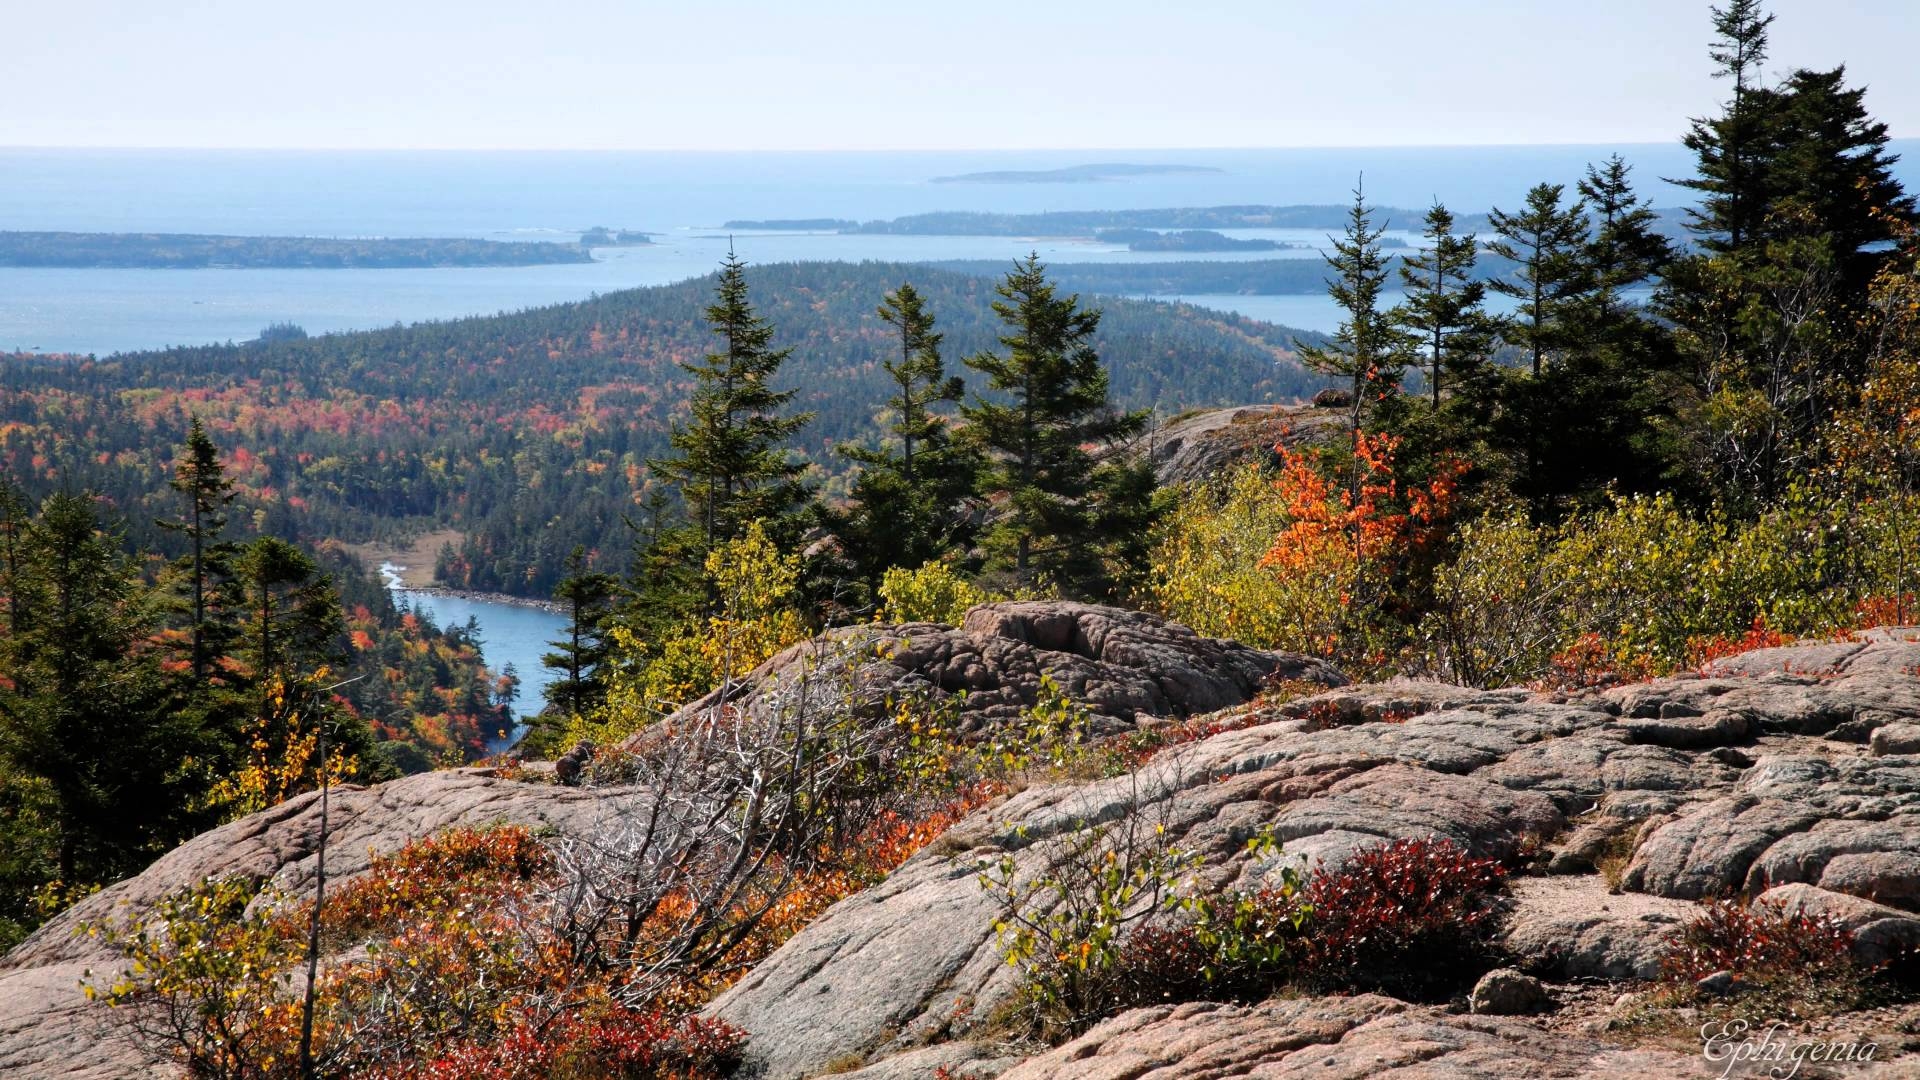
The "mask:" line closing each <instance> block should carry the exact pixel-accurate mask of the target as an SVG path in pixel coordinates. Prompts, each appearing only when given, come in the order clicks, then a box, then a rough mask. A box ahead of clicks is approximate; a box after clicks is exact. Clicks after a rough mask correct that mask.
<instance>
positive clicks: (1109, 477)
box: [961, 255, 1151, 593]
mask: <svg viewBox="0 0 1920 1080" xmlns="http://www.w3.org/2000/svg"><path fill="white" fill-rule="evenodd" d="M996 291H997V292H998V293H999V295H1000V299H999V300H996V301H994V305H993V310H994V311H995V312H996V313H997V314H998V315H999V316H1000V320H1001V322H1002V323H1003V324H1005V332H1004V333H1002V334H1001V336H1000V344H1001V345H1002V346H1003V347H1004V349H1005V351H1004V352H994V351H988V352H982V353H977V354H975V355H973V356H970V357H967V360H966V363H967V366H968V367H970V368H972V369H974V370H975V371H978V372H980V373H981V374H982V375H985V376H986V377H987V386H988V389H989V390H991V391H992V392H993V393H994V395H995V396H993V397H986V396H984V395H980V394H978V392H976V395H975V397H974V399H973V401H972V402H971V403H969V404H967V405H964V406H962V408H961V414H962V415H963V416H965V417H966V420H967V429H966V430H967V436H968V438H969V439H971V440H972V441H973V442H974V445H976V446H978V447H980V448H981V449H982V450H983V451H984V452H985V453H986V455H987V466H986V473H985V478H984V480H983V483H982V486H983V488H984V489H985V490H986V491H987V492H988V493H990V494H991V495H992V496H993V497H994V499H995V501H996V502H997V503H998V504H999V518H998V520H997V521H995V522H994V523H993V524H992V525H991V526H990V527H989V529H988V531H987V535H986V546H987V548H988V552H989V557H990V562H989V567H990V568H999V569H1004V570H1007V571H1011V572H1012V574H1013V575H1014V576H1015V578H1016V579H1017V580H1018V581H1019V582H1021V583H1043V584H1049V585H1053V586H1056V587H1059V588H1062V589H1066V590H1068V591H1073V592H1081V593H1088V592H1096V591H1099V590H1102V589H1104V588H1106V587H1107V585H1108V584H1109V583H1110V581H1111V579H1112V577H1113V571H1114V567H1113V566H1112V565H1111V559H1110V557H1109V556H1110V555H1111V554H1112V550H1111V545H1110V541H1111V540H1112V539H1115V538H1116V537H1115V535H1114V533H1112V532H1109V531H1108V529H1107V528H1106V526H1108V525H1109V524H1110V523H1114V522H1115V521H1117V520H1119V519H1127V520H1138V518H1139V517H1140V515H1141V514H1142V513H1143V512H1144V511H1143V510H1142V508H1141V506H1140V504H1141V502H1142V500H1143V498H1144V495H1145V493H1146V492H1148V491H1150V490H1151V483H1150V482H1148V483H1145V484H1144V485H1143V483H1142V481H1141V477H1140V476H1139V475H1138V473H1139V468H1140V466H1138V465H1137V464H1126V463H1122V462H1120V461H1118V460H1113V459H1112V457H1111V455H1109V456H1108V459H1107V460H1102V459H1101V457H1099V456H1096V449H1101V448H1111V447H1112V446H1113V444H1115V443H1116V442H1118V441H1119V440H1122V439H1126V438H1129V437H1131V436H1134V435H1138V434H1139V433H1140V432H1142V431H1143V430H1145V428H1146V424H1147V414H1146V413H1144V412H1131V413H1129V412H1120V411H1117V410H1116V409H1114V407H1113V404H1112V402H1111V401H1110V400H1109V398H1108V392H1107V369H1106V367H1105V366H1104V365H1102V364H1101V362H1100V357H1099V354H1098V353H1096V352H1095V351H1094V348H1093V334H1094V331H1095V329H1096V328H1097V327H1098V326H1099V325H1100V312H1099V310H1098V309H1095V308H1083V307H1081V306H1080V298H1079V297H1078V296H1060V295H1058V294H1057V293H1056V291H1055V288H1054V285H1053V283H1052V282H1050V281H1048V280H1047V273H1046V267H1044V266H1042V265H1041V264H1040V259H1039V257H1038V255H1029V256H1028V257H1027V258H1025V259H1022V260H1020V261H1018V262H1016V263H1015V264H1014V267H1013V269H1012V270H1010V271H1008V272H1007V275H1006V277H1005V278H1004V279H1003V280H1002V281H1001V282H1000V284H999V286H998V287H997V289H996ZM1116 531H1117V530H1116Z"/></svg>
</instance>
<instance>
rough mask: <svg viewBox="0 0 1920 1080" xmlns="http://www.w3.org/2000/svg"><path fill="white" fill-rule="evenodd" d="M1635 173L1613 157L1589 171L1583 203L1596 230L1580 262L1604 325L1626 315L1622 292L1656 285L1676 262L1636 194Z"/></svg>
mask: <svg viewBox="0 0 1920 1080" xmlns="http://www.w3.org/2000/svg"><path fill="white" fill-rule="evenodd" d="M1632 171H1633V170H1632V168H1631V167H1630V166H1629V165H1628V164H1627V163H1626V162H1625V161H1624V160H1622V159H1621V157H1620V155H1618V154H1615V155H1613V156H1612V157H1610V158H1608V159H1607V160H1606V162H1605V163H1604V164H1602V165H1597V166H1596V165H1589V166H1587V175H1586V177H1585V178H1584V179H1582V180H1581V181H1580V198H1581V201H1582V203H1583V204H1584V205H1585V206H1586V207H1587V209H1588V211H1589V212H1590V214H1591V216H1592V231H1591V234H1590V235H1589V236H1588V238H1587V243H1586V247H1585V249H1584V250H1583V251H1582V252H1581V261H1582V262H1583V263H1584V264H1585V276H1586V285H1587V287H1588V289H1589V290H1590V291H1589V293H1588V295H1587V297H1586V298H1585V300H1586V302H1587V303H1588V305H1589V306H1590V307H1591V309H1592V310H1593V312H1594V313H1595V314H1596V315H1597V317H1598V318H1600V319H1601V320H1602V321H1607V320H1612V319H1616V318H1618V317H1619V316H1620V315H1621V314H1622V303H1623V302H1622V301H1621V299H1620V294H1621V292H1623V291H1625V290H1628V289H1634V288H1638V287H1640V286H1643V285H1645V284H1647V283H1648V282H1650V281H1652V280H1653V279H1654V278H1655V277H1656V276H1657V275H1658V274H1659V273H1660V272H1661V271H1662V270H1663V269H1665V268H1666V266H1667V264H1668V263H1670V262H1672V261H1673V246H1672V245H1671V244H1669V243H1668V242H1667V238H1666V237H1664V236H1662V235H1660V233H1659V231H1658V228H1659V223H1660V219H1659V216H1658V215H1656V214H1655V213H1654V212H1653V210H1652V209H1651V207H1650V206H1649V205H1648V203H1647V201H1646V200H1644V199H1642V198H1640V197H1639V196H1638V195H1637V194H1635V193H1634V190H1633V183H1632V180H1631V179H1630V176H1629V174H1630V173H1632Z"/></svg>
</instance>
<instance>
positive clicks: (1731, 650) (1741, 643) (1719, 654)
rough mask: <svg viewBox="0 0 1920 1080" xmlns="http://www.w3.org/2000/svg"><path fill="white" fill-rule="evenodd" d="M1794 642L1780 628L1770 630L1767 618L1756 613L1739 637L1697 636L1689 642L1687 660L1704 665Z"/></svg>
mask: <svg viewBox="0 0 1920 1080" xmlns="http://www.w3.org/2000/svg"><path fill="white" fill-rule="evenodd" d="M1792 642H1793V638H1792V636H1790V635H1788V634H1783V633H1781V632H1780V631H1778V630H1769V629H1768V628H1767V620H1766V618H1765V617H1764V616H1760V615H1756V616H1754V618H1753V625H1752V626H1751V627H1749V628H1748V629H1747V632H1746V633H1744V634H1741V635H1740V636H1739V637H1714V638H1695V639H1694V640H1693V641H1690V642H1688V643H1687V662H1688V663H1690V664H1692V665H1693V666H1694V667H1704V666H1706V665H1707V664H1711V663H1713V662H1714V661H1715V660H1724V659H1726V658H1727V657H1729V656H1738V655H1740V654H1741V653H1747V652H1753V651H1754V650H1756V649H1773V648H1778V647H1779V646H1781V645H1789V644H1792Z"/></svg>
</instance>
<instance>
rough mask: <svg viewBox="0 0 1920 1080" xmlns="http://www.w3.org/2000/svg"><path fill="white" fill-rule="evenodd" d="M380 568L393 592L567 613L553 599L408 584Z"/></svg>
mask: <svg viewBox="0 0 1920 1080" xmlns="http://www.w3.org/2000/svg"><path fill="white" fill-rule="evenodd" d="M389 565H391V564H389ZM397 569H403V568H397ZM381 570H382V571H383V573H382V577H383V578H385V580H386V585H387V588H388V589H390V590H393V591H395V592H403V593H417V594H419V595H422V596H448V597H452V598H454V599H456V600H472V601H474V602H476V603H483V604H506V605H508V606H510V607H523V608H532V609H534V610H535V611H544V612H547V613H548V614H551V615H565V614H566V613H567V609H566V606H565V605H564V604H561V603H558V602H557V601H553V600H541V599H539V598H538V597H532V596H514V595H513V594H511V593H497V592H478V591H475V590H473V589H450V588H448V587H446V586H445V585H410V584H408V583H407V582H406V581H405V580H404V579H401V578H398V577H395V576H389V575H387V574H385V573H384V571H385V570H386V567H385V566H383V567H381Z"/></svg>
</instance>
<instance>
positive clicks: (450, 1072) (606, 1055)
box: [378, 1007, 746, 1080]
mask: <svg viewBox="0 0 1920 1080" xmlns="http://www.w3.org/2000/svg"><path fill="white" fill-rule="evenodd" d="M745 1040H746V1034H745V1033H744V1032H742V1031H740V1030H739V1029H738V1028H735V1027H733V1026H732V1025H730V1024H727V1023H725V1022H723V1021H719V1020H705V1019H702V1018H700V1017H697V1016H696V1017H686V1018H683V1019H678V1020H675V1019H671V1018H669V1017H667V1016H665V1015H663V1014H661V1013H658V1012H651V1011H640V1010H634V1009H624V1008H617V1007H616V1008H612V1009H610V1010H608V1011H607V1012H606V1013H605V1014H604V1015H601V1016H597V1017H594V1018H591V1019H588V1018H583V1017H579V1016H572V1015H568V1016H563V1017H561V1018H560V1019H559V1020H557V1021H556V1022H554V1023H552V1024H550V1025H548V1026H547V1027H545V1028H544V1029H541V1030H536V1029H535V1028H533V1027H532V1026H530V1025H528V1024H525V1023H522V1024H518V1025H515V1026H514V1027H512V1028H509V1029H508V1030H506V1031H505V1032H503V1033H501V1035H500V1036H499V1037H498V1038H496V1039H493V1040H492V1041H490V1042H487V1043H483V1044H474V1045H468V1046H463V1047H460V1048H458V1049H455V1050H453V1051H451V1052H449V1053H446V1054H443V1055H441V1056H440V1057H438V1058H434V1059H433V1060H431V1061H427V1062H423V1063H420V1064H416V1065H409V1066H407V1067H405V1068H403V1069H399V1070H395V1071H392V1072H387V1073H383V1074H381V1075H380V1077H379V1078H378V1080H573V1078H579V1080H587V1078H589V1077H592V1078H596V1080H597V1078H608V1080H717V1078H718V1077H721V1076H724V1075H725V1074H726V1073H727V1072H728V1070H730V1069H732V1068H733V1067H734V1065H736V1064H738V1062H739V1057H740V1047H741V1044H742V1043H743V1042H745Z"/></svg>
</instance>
